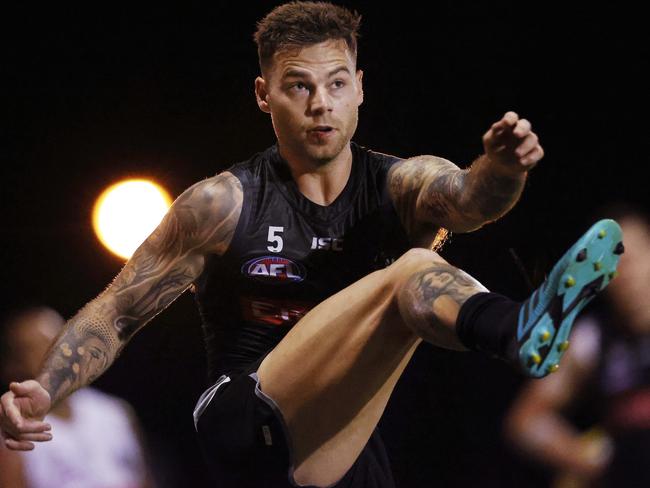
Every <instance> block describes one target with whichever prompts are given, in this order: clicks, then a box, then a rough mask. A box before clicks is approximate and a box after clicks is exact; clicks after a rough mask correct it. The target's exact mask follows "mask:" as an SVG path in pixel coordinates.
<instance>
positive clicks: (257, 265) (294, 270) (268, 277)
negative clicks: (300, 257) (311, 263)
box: [241, 256, 307, 285]
mask: <svg viewBox="0 0 650 488" xmlns="http://www.w3.org/2000/svg"><path fill="white" fill-rule="evenodd" d="M241 272H242V274H244V275H246V276H250V277H251V278H253V279H255V280H257V281H261V282H262V283H270V284H273V285H279V284H285V283H294V282H298V281H302V280H304V279H305V276H306V275H307V272H306V271H305V268H304V266H302V265H301V264H300V263H294V262H293V261H291V260H290V259H287V258H283V257H280V256H262V257H261V258H254V259H251V260H250V261H247V262H246V263H245V264H244V265H243V266H242V268H241Z"/></svg>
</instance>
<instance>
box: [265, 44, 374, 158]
mask: <svg viewBox="0 0 650 488" xmlns="http://www.w3.org/2000/svg"><path fill="white" fill-rule="evenodd" d="M266 71H267V72H266V73H264V78H262V77H258V78H257V79H256V80H255V94H256V97H257V103H258V105H259V107H260V109H261V110H262V111H264V112H266V113H269V114H271V119H272V122H273V129H274V130H275V134H276V137H277V138H278V143H279V146H280V152H281V154H282V156H283V157H284V158H285V159H287V160H289V161H291V160H292V159H296V160H300V161H307V162H309V163H312V164H317V165H322V164H325V163H327V162H329V161H332V160H333V159H335V158H336V157H337V156H338V155H339V154H341V153H342V151H343V150H344V149H345V148H347V147H348V144H349V142H350V139H351V138H352V136H353V134H354V132H355V130H356V128H357V122H358V118H359V105H361V103H362V102H363V89H362V84H361V79H362V76H363V72H362V71H361V70H358V71H357V70H356V64H355V61H354V58H353V57H352V54H351V53H350V51H349V49H348V48H347V45H346V44H345V41H343V40H336V41H334V40H331V41H326V42H322V43H320V44H314V45H312V46H308V47H304V48H302V49H300V50H296V51H280V52H277V53H276V54H275V55H274V57H273V63H272V65H271V66H270V67H269V68H268V69H267V70H266Z"/></svg>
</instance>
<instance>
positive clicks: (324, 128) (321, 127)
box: [308, 125, 334, 133]
mask: <svg viewBox="0 0 650 488" xmlns="http://www.w3.org/2000/svg"><path fill="white" fill-rule="evenodd" d="M333 130H334V127H331V126H329V125H318V126H316V127H313V128H311V129H309V130H308V132H318V133H327V132H332V131H333Z"/></svg>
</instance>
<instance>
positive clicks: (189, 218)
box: [150, 171, 243, 254]
mask: <svg viewBox="0 0 650 488" xmlns="http://www.w3.org/2000/svg"><path fill="white" fill-rule="evenodd" d="M242 202H243V189H242V185H241V182H240V181H239V179H238V178H237V177H236V176H235V175H233V174H232V173H230V172H228V171H224V172H222V173H219V174H218V175H216V176H213V177H211V178H206V179H205V180H201V181H199V182H197V183H195V184H194V185H192V186H191V187H189V188H188V189H187V190H185V191H184V192H183V193H182V194H181V195H180V196H179V197H178V198H177V199H176V200H175V201H174V203H173V204H172V206H171V208H170V209H169V212H168V213H167V215H166V216H165V218H164V219H163V222H162V223H161V225H160V226H159V227H158V229H157V230H156V231H155V232H154V234H153V235H152V236H151V238H150V240H151V244H153V245H156V243H160V245H161V246H163V247H164V246H165V243H166V242H170V238H173V237H174V235H178V233H182V235H183V241H184V242H185V245H186V246H188V247H192V248H194V249H200V250H201V251H202V252H203V253H217V254H223V253H224V252H225V251H226V250H227V248H228V245H229V244H230V241H231V240H232V236H233V235H234V232H235V228H236V227H237V223H238V222H239V216H240V214H241V208H242Z"/></svg>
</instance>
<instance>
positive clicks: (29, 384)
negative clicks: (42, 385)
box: [9, 380, 39, 396]
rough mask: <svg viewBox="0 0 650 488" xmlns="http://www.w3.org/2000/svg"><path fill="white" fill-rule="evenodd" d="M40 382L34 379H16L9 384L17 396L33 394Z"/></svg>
mask: <svg viewBox="0 0 650 488" xmlns="http://www.w3.org/2000/svg"><path fill="white" fill-rule="evenodd" d="M38 387H39V384H38V382H36V381H34V380H27V381H23V382H21V383H18V382H16V381H14V382H12V383H10V384H9V389H10V390H11V391H12V392H13V394H14V395H16V396H31V395H33V394H34V393H35V392H36V390H37V389H38Z"/></svg>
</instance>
